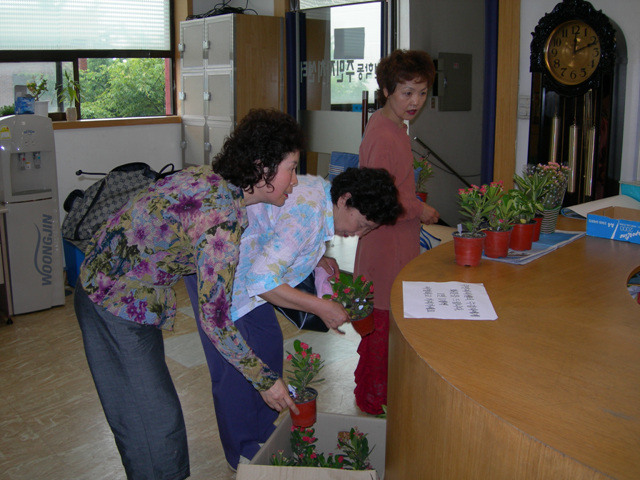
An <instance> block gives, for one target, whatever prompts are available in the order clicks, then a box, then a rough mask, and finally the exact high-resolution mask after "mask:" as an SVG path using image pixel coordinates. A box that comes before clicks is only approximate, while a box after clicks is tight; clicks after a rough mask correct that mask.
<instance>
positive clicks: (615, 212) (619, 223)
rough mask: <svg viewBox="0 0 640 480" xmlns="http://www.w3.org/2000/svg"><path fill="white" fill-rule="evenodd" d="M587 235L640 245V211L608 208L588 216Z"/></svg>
mask: <svg viewBox="0 0 640 480" xmlns="http://www.w3.org/2000/svg"><path fill="white" fill-rule="evenodd" d="M587 235H590V236H592V237H602V238H610V239H612V240H620V241H622V242H631V243H637V244H640V210H636V209H633V208H625V207H607V208H602V209H600V210H595V211H593V212H591V213H589V214H588V215H587Z"/></svg>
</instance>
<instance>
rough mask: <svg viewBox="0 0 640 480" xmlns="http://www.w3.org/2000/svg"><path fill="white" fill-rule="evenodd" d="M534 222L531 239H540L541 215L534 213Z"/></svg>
mask: <svg viewBox="0 0 640 480" xmlns="http://www.w3.org/2000/svg"><path fill="white" fill-rule="evenodd" d="M534 220H535V222H536V224H535V225H534V226H533V241H534V242H537V241H538V240H540V227H541V226H542V215H536V216H535V217H534Z"/></svg>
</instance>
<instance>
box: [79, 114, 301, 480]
mask: <svg viewBox="0 0 640 480" xmlns="http://www.w3.org/2000/svg"><path fill="white" fill-rule="evenodd" d="M302 148H303V134H302V132H301V130H300V128H299V126H298V125H297V123H296V122H295V120H294V119H293V118H291V117H290V116H288V115H286V114H284V113H281V112H277V111H271V110H254V111H251V112H250V113H249V114H248V115H247V116H246V117H245V118H244V119H243V120H242V122H241V123H240V124H239V125H238V127H237V129H236V130H235V131H234V132H233V134H232V135H231V136H230V137H229V138H228V139H227V141H226V142H225V144H224V146H223V149H222V151H221V152H220V153H219V154H218V156H217V157H216V159H215V162H214V164H213V166H201V167H192V168H188V169H185V170H182V171H181V172H178V173H176V174H174V175H171V176H168V177H166V178H164V179H162V180H160V181H158V182H156V183H154V184H152V185H151V186H150V187H149V188H147V189H146V190H144V191H142V192H140V193H139V194H138V195H137V196H136V197H135V198H133V199H132V200H131V201H129V203H127V204H126V205H125V206H124V207H122V208H121V209H120V210H119V211H118V212H117V213H116V214H115V215H113V216H112V217H111V218H110V219H109V220H108V221H107V222H106V223H105V225H103V226H102V228H101V229H100V230H99V231H98V232H97V234H96V236H95V237H94V239H93V240H92V243H91V244H90V245H89V247H88V249H87V254H86V258H85V261H84V263H83V265H82V268H81V271H80V278H79V280H80V281H79V282H78V284H77V286H76V293H75V309H76V315H77V317H78V322H79V324H80V328H81V330H82V335H83V341H84V346H85V352H86V355H87V360H88V362H89V367H90V369H91V373H92V375H93V379H94V382H95V385H96V388H97V390H98V394H99V396H100V401H101V403H102V406H103V409H104V411H105V414H106V417H107V420H108V422H109V425H110V427H111V430H112V432H113V434H114V436H115V441H116V444H117V446H118V450H119V452H120V456H121V458H122V462H123V464H124V467H125V470H126V473H127V478H129V479H143V478H144V479H147V478H154V479H172V480H178V479H183V478H187V477H188V476H189V455H188V450H187V438H186V429H185V424H184V418H183V415H182V409H181V407H180V401H179V399H178V395H177V393H176V389H175V387H174V385H173V382H172V380H171V376H170V374H169V370H168V368H167V365H166V363H165V359H164V346H163V339H162V332H161V330H160V329H169V330H170V329H171V328H172V326H173V321H174V317H175V313H176V296H175V292H174V290H173V285H175V284H176V282H178V281H179V280H180V279H181V278H182V277H183V276H184V275H189V274H193V273H196V274H197V278H198V302H199V307H200V308H199V310H200V312H201V315H202V317H203V321H202V329H203V331H204V332H205V333H206V335H207V336H208V337H209V338H210V340H211V342H212V343H213V345H214V346H215V347H216V349H218V351H219V352H220V354H221V355H222V356H224V357H225V358H226V359H227V361H228V362H229V363H230V364H232V365H233V366H234V367H235V368H236V369H238V370H239V371H240V372H242V374H243V375H244V377H245V378H246V379H247V380H248V381H249V382H251V384H253V385H254V386H255V387H256V388H257V389H259V390H261V391H263V392H264V393H265V395H266V397H267V398H268V400H269V402H270V403H271V404H272V405H274V407H276V406H277V407H280V408H286V407H289V406H293V402H292V400H291V399H290V398H289V395H288V393H287V389H286V386H285V384H284V382H283V381H282V380H281V379H279V376H278V374H277V373H276V372H274V371H272V370H271V369H270V368H269V366H268V365H266V364H265V363H263V362H262V361H261V360H260V359H259V358H258V357H257V356H256V355H255V354H254V353H253V352H252V350H251V349H250V348H249V347H248V346H247V344H246V342H245V340H244V339H243V337H242V335H241V334H240V333H239V332H238V330H237V328H236V327H235V326H234V324H233V322H232V321H231V318H230V315H229V306H230V303H231V302H230V301H231V290H232V286H233V278H234V273H235V268H236V265H237V262H238V255H239V245H240V238H241V236H242V233H243V231H244V229H245V228H246V226H247V213H246V206H248V205H251V204H255V203H261V202H265V203H269V204H273V205H283V204H284V201H285V199H286V198H287V196H288V194H289V193H291V191H292V188H293V185H295V183H296V181H297V180H296V174H295V171H296V167H297V165H298V159H299V153H300V151H301V150H302Z"/></svg>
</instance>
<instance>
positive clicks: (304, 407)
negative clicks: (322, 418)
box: [289, 388, 318, 428]
mask: <svg viewBox="0 0 640 480" xmlns="http://www.w3.org/2000/svg"><path fill="white" fill-rule="evenodd" d="M307 391H308V392H311V393H313V398H312V399H310V400H307V401H304V402H302V403H298V402H295V403H296V407H298V411H299V413H298V414H297V415H296V414H295V413H293V410H289V414H290V415H291V422H292V423H293V424H294V425H295V426H296V427H304V428H306V427H310V426H312V425H313V424H314V423H316V417H317V411H316V399H317V397H318V391H317V390H316V389H314V388H307ZM294 401H295V399H294Z"/></svg>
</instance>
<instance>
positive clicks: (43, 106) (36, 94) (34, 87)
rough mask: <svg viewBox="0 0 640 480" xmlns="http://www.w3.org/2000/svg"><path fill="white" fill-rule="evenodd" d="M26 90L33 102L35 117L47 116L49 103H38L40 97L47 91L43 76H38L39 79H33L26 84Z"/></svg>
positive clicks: (45, 80)
mask: <svg viewBox="0 0 640 480" xmlns="http://www.w3.org/2000/svg"><path fill="white" fill-rule="evenodd" d="M27 90H28V91H29V93H30V94H31V95H32V96H33V99H34V101H35V107H34V108H35V110H34V111H35V113H36V115H42V116H45V117H46V116H47V115H48V114H49V102H44V101H40V97H42V95H44V94H45V93H47V92H48V91H49V88H48V87H47V79H46V78H45V76H44V75H40V78H39V79H38V80H36V78H35V77H33V79H32V80H31V81H30V82H27Z"/></svg>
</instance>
